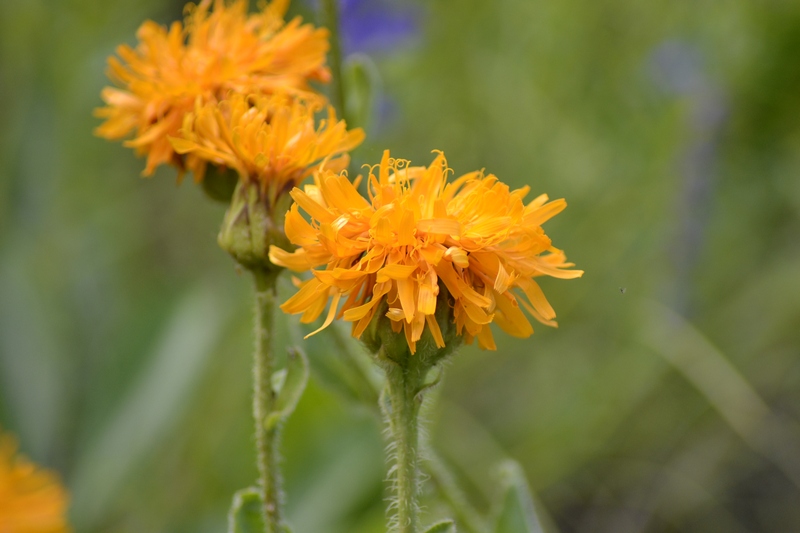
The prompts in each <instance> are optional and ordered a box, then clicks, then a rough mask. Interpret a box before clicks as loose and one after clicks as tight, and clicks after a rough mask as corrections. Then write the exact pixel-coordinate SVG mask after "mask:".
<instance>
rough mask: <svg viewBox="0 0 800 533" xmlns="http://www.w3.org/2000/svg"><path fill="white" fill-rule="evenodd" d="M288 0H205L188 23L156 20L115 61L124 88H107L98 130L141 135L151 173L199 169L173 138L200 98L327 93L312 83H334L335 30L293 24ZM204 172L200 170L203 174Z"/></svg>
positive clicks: (115, 75)
mask: <svg viewBox="0 0 800 533" xmlns="http://www.w3.org/2000/svg"><path fill="white" fill-rule="evenodd" d="M287 6H288V0H275V1H273V2H272V3H270V4H265V5H264V6H263V8H262V9H261V11H260V12H258V13H255V14H248V13H247V0H233V1H232V2H226V0H214V2H213V5H212V1H211V0H202V1H201V2H200V4H198V5H197V6H192V5H191V4H190V5H189V6H187V14H186V19H185V23H184V24H181V23H180V22H175V23H173V24H172V26H170V28H169V29H167V28H165V27H163V26H160V25H158V24H156V23H155V22H152V21H147V22H145V23H144V24H143V25H142V26H141V27H140V28H139V31H138V34H137V36H138V38H139V44H138V45H137V46H136V48H131V47H130V46H127V45H122V46H120V47H119V48H118V49H117V55H118V56H119V58H116V57H111V58H110V59H109V76H110V77H111V78H112V80H113V81H114V82H115V83H116V84H117V85H118V86H119V87H120V88H114V87H106V88H105V89H104V90H103V93H102V97H103V100H104V101H105V102H106V104H107V105H106V107H103V108H100V109H98V110H97V112H96V113H97V115H98V116H100V117H103V118H105V119H106V121H105V122H104V123H103V124H102V125H101V126H99V127H98V128H97V131H96V133H97V134H98V135H100V136H101V137H105V138H108V139H121V138H124V137H126V136H128V135H129V134H130V133H131V132H134V133H135V137H134V138H133V139H132V140H129V141H127V142H126V143H125V144H126V145H127V146H130V147H133V148H135V149H136V151H137V153H139V154H140V155H146V156H147V164H146V167H145V170H144V174H145V175H150V174H152V173H153V171H154V170H155V168H156V167H157V166H159V165H161V164H173V165H175V166H177V167H178V169H179V171H180V172H181V173H182V172H183V170H184V169H186V168H189V170H197V169H198V164H199V160H198V159H194V161H193V162H194V163H195V164H194V165H192V161H190V162H188V164H187V162H185V161H184V160H183V159H182V158H180V157H179V155H178V154H177V153H176V152H175V151H174V149H173V148H172V145H171V144H170V141H169V137H175V136H178V135H179V130H180V128H181V126H182V124H183V121H184V116H185V115H186V114H187V113H189V112H191V111H192V110H193V109H194V108H195V105H196V104H197V102H198V101H199V102H200V104H201V105H202V104H206V103H217V102H219V101H222V100H224V99H225V98H227V96H228V95H229V93H238V94H242V95H248V94H272V93H288V94H292V95H303V96H304V97H305V98H307V99H309V98H310V99H313V98H319V97H318V96H316V95H315V93H314V92H313V91H312V89H311V87H310V85H309V81H320V82H327V81H329V79H330V72H329V70H328V68H327V67H326V66H325V54H326V53H327V51H328V46H329V45H328V31H327V30H325V29H315V28H314V27H312V26H310V25H303V24H302V23H301V20H300V19H299V18H296V19H294V20H292V21H291V22H289V23H288V24H287V23H285V22H284V20H283V15H284V13H285V11H286V9H287ZM200 177H202V171H201V172H197V173H195V179H196V180H199V179H200Z"/></svg>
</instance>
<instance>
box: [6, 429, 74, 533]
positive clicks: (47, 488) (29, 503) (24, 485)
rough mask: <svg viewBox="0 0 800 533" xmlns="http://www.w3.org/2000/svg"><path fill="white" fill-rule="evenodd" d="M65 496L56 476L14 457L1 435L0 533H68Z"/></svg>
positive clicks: (14, 448) (14, 450) (10, 444)
mask: <svg viewBox="0 0 800 533" xmlns="http://www.w3.org/2000/svg"><path fill="white" fill-rule="evenodd" d="M66 509H67V494H66V491H65V490H64V488H63V487H62V486H61V485H60V483H59V481H58V478H57V477H56V475H55V474H53V473H51V472H48V471H46V470H42V469H40V468H38V467H37V466H36V465H34V464H33V463H31V462H30V461H28V460H27V459H25V458H24V457H22V456H21V455H18V454H17V444H16V442H15V441H14V439H13V438H12V437H11V436H10V435H3V434H2V433H0V532H2V533H67V532H69V531H71V530H70V528H69V526H68V525H67V522H66Z"/></svg>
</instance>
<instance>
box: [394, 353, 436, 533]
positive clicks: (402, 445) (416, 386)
mask: <svg viewBox="0 0 800 533" xmlns="http://www.w3.org/2000/svg"><path fill="white" fill-rule="evenodd" d="M420 363H421V358H420V357H414V356H410V354H409V357H407V358H405V360H404V361H401V362H394V361H392V362H386V363H385V364H384V368H385V370H386V388H387V392H388V400H389V403H388V405H385V411H387V412H386V413H384V414H385V416H386V418H387V419H388V422H389V428H390V430H391V433H392V443H391V444H390V447H391V448H393V450H392V458H393V460H394V464H393V465H392V466H391V469H390V474H391V476H392V492H393V494H392V504H391V506H390V508H389V509H390V511H391V510H393V511H394V515H393V516H392V518H391V521H390V531H392V532H395V533H416V531H417V525H418V519H417V515H418V503H417V500H418V494H419V424H420V421H419V411H420V407H421V405H422V394H421V389H422V388H423V382H424V379H425V375H426V374H427V371H428V368H429V367H427V366H425V367H424V366H423V365H422V364H420Z"/></svg>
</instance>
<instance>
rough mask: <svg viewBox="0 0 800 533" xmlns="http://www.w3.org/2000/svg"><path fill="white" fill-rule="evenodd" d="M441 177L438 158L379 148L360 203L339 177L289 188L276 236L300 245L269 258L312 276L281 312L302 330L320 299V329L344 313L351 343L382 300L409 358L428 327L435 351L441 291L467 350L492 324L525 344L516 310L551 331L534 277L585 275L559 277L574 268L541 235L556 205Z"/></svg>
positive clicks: (488, 337) (439, 342)
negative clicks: (418, 158)
mask: <svg viewBox="0 0 800 533" xmlns="http://www.w3.org/2000/svg"><path fill="white" fill-rule="evenodd" d="M376 169H377V175H376V174H375V170H376ZM448 172H449V169H448V168H447V162H446V160H445V157H444V154H442V153H439V154H438V156H437V157H436V158H435V159H434V161H433V162H432V163H431V165H430V166H428V167H409V166H408V162H407V161H404V160H399V159H392V158H390V157H389V152H388V151H386V152H384V155H383V159H382V160H381V163H380V164H379V165H376V166H375V167H373V168H372V169H371V170H370V173H369V178H368V190H369V200H367V199H365V198H364V197H362V196H361V195H360V194H359V193H358V191H357V189H356V186H357V184H355V185H354V184H353V183H351V182H350V181H349V180H348V179H347V176H346V175H345V174H338V175H337V174H335V173H332V172H323V173H320V174H318V175H317V176H316V183H315V185H308V186H306V187H305V190H304V191H301V190H299V189H294V190H293V191H292V193H291V194H292V197H293V198H294V200H295V202H296V203H295V204H294V205H293V206H292V208H291V209H290V210H289V211H288V212H287V214H286V224H285V229H286V236H287V237H288V238H289V240H290V241H291V242H292V243H294V244H295V245H297V246H299V248H298V249H297V250H296V251H294V252H293V253H289V252H287V251H284V250H282V249H280V248H277V247H275V246H273V247H271V248H270V259H271V261H272V262H273V263H275V264H277V265H282V266H285V267H287V268H289V269H291V270H294V271H298V272H302V271H305V270H309V269H312V270H311V271H312V273H313V277H312V278H310V279H308V280H307V281H304V282H302V283H300V289H299V291H298V292H297V293H296V294H295V295H294V296H292V297H291V298H290V299H289V300H287V301H286V302H285V303H284V304H283V305H282V306H281V309H283V310H284V311H285V312H287V313H293V314H294V313H298V314H299V313H302V317H301V321H302V322H305V323H309V322H312V321H314V320H315V319H317V318H318V317H319V316H320V315H321V314H322V312H323V311H324V310H325V307H326V305H327V304H328V300H329V299H330V300H331V303H330V307H329V310H328V313H327V318H326V320H325V322H324V324H323V325H322V328H324V327H327V326H328V325H329V324H330V323H331V322H332V321H333V320H334V318H336V317H343V318H344V319H345V320H348V321H351V322H353V335H354V336H355V337H360V336H361V334H362V333H363V332H364V330H365V329H366V328H367V326H368V325H369V323H370V321H371V320H372V319H373V316H374V315H375V313H376V311H377V310H378V309H379V308H381V307H382V306H381V305H380V304H381V303H382V302H385V303H386V309H387V310H386V317H388V318H389V319H390V320H391V325H392V329H393V330H394V331H395V332H396V333H399V332H400V331H401V330H403V331H404V333H405V338H406V341H407V343H408V346H409V348H410V351H411V353H414V352H415V350H416V343H417V341H419V339H420V337H421V336H422V333H423V331H424V330H425V328H426V326H427V327H428V328H429V330H430V333H431V335H432V337H433V339H434V340H435V342H436V346H437V347H438V348H443V347H444V345H445V339H444V337H443V335H442V332H441V329H440V325H439V323H438V322H437V320H436V318H435V313H436V309H437V297H438V295H439V292H440V289H441V287H442V284H443V285H444V287H445V288H446V290H447V292H448V293H449V295H450V299H451V301H450V302H449V304H448V305H450V306H452V311H451V313H452V314H451V317H452V320H454V321H455V326H456V332H457V334H458V335H461V336H462V337H463V339H464V340H465V342H467V343H471V342H472V341H473V339H477V340H478V343H479V345H480V346H481V347H483V348H488V349H494V348H495V343H494V339H493V337H492V332H491V329H490V327H489V324H490V323H492V322H495V323H497V324H498V325H499V326H500V327H501V328H502V329H503V330H505V331H506V332H508V333H510V334H511V335H514V336H517V337H528V336H529V335H531V334H532V333H533V327H532V326H531V323H530V321H529V320H528V318H527V317H526V315H525V313H524V312H523V309H524V310H525V311H527V312H528V314H529V315H530V316H532V317H533V318H534V319H536V320H538V321H539V322H541V323H543V324H546V325H549V326H555V325H556V323H555V321H554V319H555V311H554V310H553V308H552V307H551V305H550V304H549V303H548V301H547V299H546V298H545V296H544V294H543V292H542V290H541V288H540V287H539V284H538V283H537V282H536V281H535V280H534V278H536V277H539V276H551V277H555V278H562V279H569V278H577V277H580V276H581V275H582V274H583V271H580V270H568V268H569V267H571V266H573V264H572V263H568V262H567V261H566V256H565V255H564V253H563V252H562V251H561V250H559V249H557V248H554V247H553V245H552V243H551V241H550V239H549V238H548V237H547V235H545V233H544V231H543V230H542V227H541V224H542V223H544V222H545V221H547V220H548V219H550V218H551V217H553V216H555V215H556V214H558V213H559V212H560V211H561V210H563V209H564V208H565V207H566V205H567V204H566V202H565V201H564V200H563V199H562V200H554V201H551V202H548V197H547V195H541V196H539V197H537V198H536V199H534V200H533V201H531V202H530V203H528V204H525V203H524V202H523V199H524V197H525V196H526V194H527V193H528V190H529V187H524V188H522V189H518V190H515V191H510V190H509V187H508V186H507V185H505V184H503V183H501V182H500V181H498V179H497V178H496V177H495V176H493V175H488V176H485V175H483V173H482V172H472V173H469V174H466V175H464V176H461V177H460V178H458V179H456V180H455V181H454V182H452V183H448V182H447V174H448ZM300 209H302V210H304V211H305V212H306V213H307V214H308V215H309V217H310V219H311V221H310V222H309V221H307V220H306V219H305V218H304V217H303V215H301V213H300ZM320 266H323V268H321V269H315V267H320ZM342 299H344V304H342V305H341V306H340V303H341V300H342ZM322 328H320V329H322ZM317 331H319V330H317ZM315 333H316V332H315Z"/></svg>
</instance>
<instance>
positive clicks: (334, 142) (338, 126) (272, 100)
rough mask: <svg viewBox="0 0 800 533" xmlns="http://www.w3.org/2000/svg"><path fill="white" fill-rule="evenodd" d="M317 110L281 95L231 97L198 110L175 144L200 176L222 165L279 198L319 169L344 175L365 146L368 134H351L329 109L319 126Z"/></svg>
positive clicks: (189, 119)
mask: <svg viewBox="0 0 800 533" xmlns="http://www.w3.org/2000/svg"><path fill="white" fill-rule="evenodd" d="M318 107H319V106H318V105H314V104H313V103H312V104H308V103H306V102H304V101H302V100H300V99H296V98H292V97H289V96H286V95H281V94H276V95H272V96H250V97H246V96H242V95H240V94H232V95H231V96H230V98H229V99H227V100H223V101H222V102H220V103H218V104H214V103H212V104H206V105H202V106H201V105H198V107H197V109H196V110H195V112H194V113H190V114H188V115H187V116H186V119H185V120H184V125H183V128H181V134H182V136H183V137H182V138H171V141H172V145H173V147H174V148H175V151H176V152H177V153H179V154H186V158H187V159H186V160H187V165H189V166H190V167H192V169H193V170H194V172H195V175H196V176H202V175H203V173H204V172H205V165H206V162H210V163H212V164H217V165H223V166H226V167H228V168H231V169H234V170H236V171H237V172H238V173H239V176H240V179H250V180H254V181H256V182H258V183H260V184H261V185H262V189H263V190H265V191H272V194H275V195H277V194H280V193H281V192H284V191H288V190H289V189H290V188H291V187H293V186H295V185H297V184H298V183H300V181H302V180H303V179H304V178H306V177H307V176H309V175H310V174H311V172H312V171H313V170H314V169H315V168H318V167H319V165H323V168H327V169H330V170H335V171H339V170H342V169H343V168H345V167H346V166H347V164H348V163H349V156H348V154H347V152H348V151H349V150H352V149H353V148H355V147H356V146H358V145H359V144H361V142H362V141H363V140H364V131H363V130H362V129H361V128H356V129H354V130H352V131H348V130H347V126H346V124H345V122H344V121H342V120H338V121H337V119H336V112H335V111H334V110H333V107H330V106H328V119H327V120H322V121H320V122H319V124H318V125H317V123H316V122H315V120H314V111H315V110H316V109H318ZM336 156H338V157H336ZM273 200H274V198H273Z"/></svg>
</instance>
